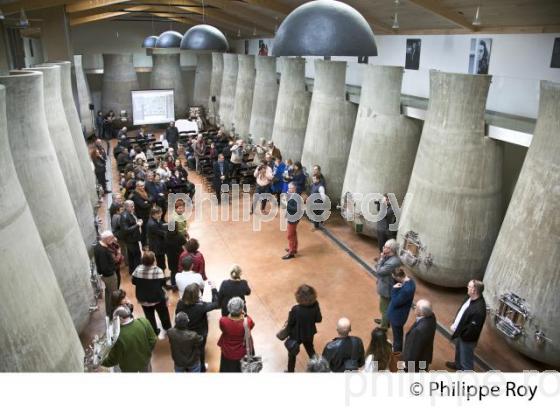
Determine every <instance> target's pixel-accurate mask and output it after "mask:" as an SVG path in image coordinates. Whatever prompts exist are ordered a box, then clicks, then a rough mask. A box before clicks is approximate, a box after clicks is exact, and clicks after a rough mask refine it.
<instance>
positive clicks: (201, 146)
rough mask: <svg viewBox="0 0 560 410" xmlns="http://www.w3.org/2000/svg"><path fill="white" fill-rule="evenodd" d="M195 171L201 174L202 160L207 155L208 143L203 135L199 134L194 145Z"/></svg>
mask: <svg viewBox="0 0 560 410" xmlns="http://www.w3.org/2000/svg"><path fill="white" fill-rule="evenodd" d="M193 151H194V160H195V164H196V165H195V170H196V172H200V160H201V159H202V158H203V157H204V156H205V155H206V143H205V142H204V139H203V138H202V134H198V137H197V138H196V141H195V143H194V144H193Z"/></svg>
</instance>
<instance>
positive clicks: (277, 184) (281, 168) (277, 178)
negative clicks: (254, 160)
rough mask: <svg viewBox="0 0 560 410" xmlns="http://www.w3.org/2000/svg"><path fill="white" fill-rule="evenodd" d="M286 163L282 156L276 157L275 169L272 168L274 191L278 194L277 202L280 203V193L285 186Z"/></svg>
mask: <svg viewBox="0 0 560 410" xmlns="http://www.w3.org/2000/svg"><path fill="white" fill-rule="evenodd" d="M285 171H286V164H285V163H284V162H283V161H282V157H278V158H274V169H273V170H272V175H273V177H272V193H273V194H274V195H275V196H276V202H277V203H278V204H280V194H282V188H283V186H284V172H285Z"/></svg>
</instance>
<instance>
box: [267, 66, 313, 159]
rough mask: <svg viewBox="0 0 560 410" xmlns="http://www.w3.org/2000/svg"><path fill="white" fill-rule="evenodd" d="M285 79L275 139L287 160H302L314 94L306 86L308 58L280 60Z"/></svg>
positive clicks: (278, 104) (275, 119)
mask: <svg viewBox="0 0 560 410" xmlns="http://www.w3.org/2000/svg"><path fill="white" fill-rule="evenodd" d="M280 67H281V77H280V87H279V89H278V101H277V103H276V114H275V115H274V126H273V130H272V140H273V141H274V145H276V146H277V147H278V148H279V149H280V151H281V152H282V157H283V158H284V159H291V160H293V161H294V162H295V161H301V154H302V152H303V142H304V141H305V131H306V129H307V120H308V118H309V106H310V105H311V93H310V92H309V91H307V89H306V86H305V59H303V58H286V57H282V58H281V59H280Z"/></svg>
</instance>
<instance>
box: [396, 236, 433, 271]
mask: <svg viewBox="0 0 560 410" xmlns="http://www.w3.org/2000/svg"><path fill="white" fill-rule="evenodd" d="M399 256H400V258H401V261H402V262H403V263H404V264H406V265H408V266H410V267H413V266H416V265H419V264H424V265H425V266H426V267H427V268H429V267H430V266H432V265H433V264H434V261H433V257H432V254H431V253H428V252H426V246H425V245H423V244H422V242H421V241H420V236H419V235H418V233H417V232H414V231H408V232H407V233H406V234H405V235H404V241H403V243H402V246H401V251H400V254H399Z"/></svg>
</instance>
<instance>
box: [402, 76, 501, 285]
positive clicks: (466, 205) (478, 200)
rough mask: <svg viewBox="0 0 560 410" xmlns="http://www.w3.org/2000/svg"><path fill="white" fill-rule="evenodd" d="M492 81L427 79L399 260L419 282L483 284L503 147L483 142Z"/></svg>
mask: <svg viewBox="0 0 560 410" xmlns="http://www.w3.org/2000/svg"><path fill="white" fill-rule="evenodd" d="M490 80H491V77H490V76H485V75H469V74H451V73H444V72H438V71H435V70H432V71H431V72H430V102H429V105H428V111H427V114H426V120H425V122H424V128H423V130H422V136H421V138H420V144H419V146H418V152H417V154H416V160H415V162H414V168H413V170H412V176H411V178H410V184H409V186H408V194H410V195H411V196H410V197H408V198H407V199H406V200H405V202H404V206H403V209H402V214H401V217H400V222H399V229H398V240H399V242H400V244H401V246H402V250H401V259H403V262H404V263H406V264H407V265H409V266H410V267H411V269H412V270H413V271H414V272H415V273H416V274H417V275H418V276H419V277H420V278H422V279H424V280H426V281H428V282H430V283H433V284H436V285H440V286H447V287H464V286H466V285H467V283H468V282H469V280H470V279H473V278H478V279H481V278H482V276H483V275H484V270H485V268H486V264H487V263H488V258H489V257H490V253H491V252H492V247H493V246H494V242H495V240H496V237H497V235H498V230H499V229H500V224H501V222H502V217H503V210H502V206H503V205H502V204H503V203H502V151H503V146H502V145H501V144H500V143H498V142H496V141H493V140H491V139H489V138H487V137H485V136H484V112H485V106H486V97H487V96H488V88H489V86H490Z"/></svg>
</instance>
